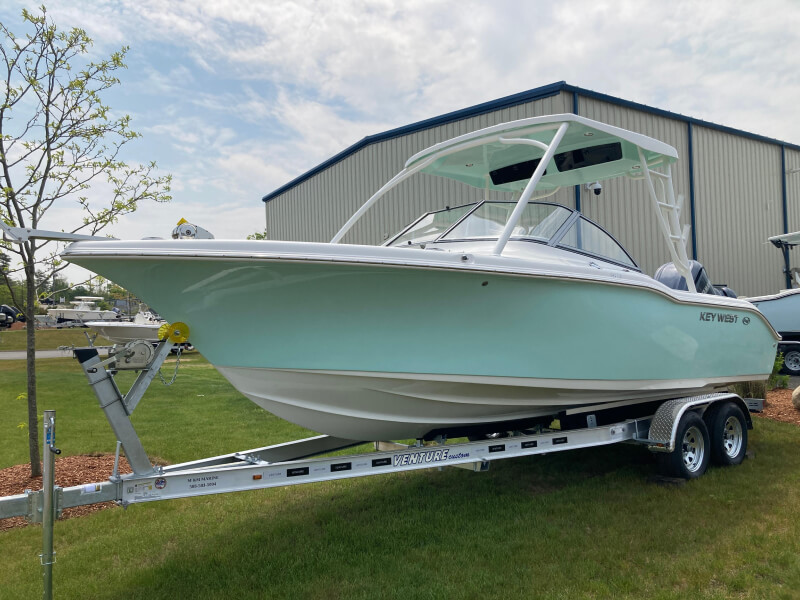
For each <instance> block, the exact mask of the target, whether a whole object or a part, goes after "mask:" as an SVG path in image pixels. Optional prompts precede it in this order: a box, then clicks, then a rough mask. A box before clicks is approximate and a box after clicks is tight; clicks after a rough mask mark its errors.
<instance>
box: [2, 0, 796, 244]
mask: <svg viewBox="0 0 800 600" xmlns="http://www.w3.org/2000/svg"><path fill="white" fill-rule="evenodd" d="M38 4H40V2H33V3H30V2H18V1H16V0H4V1H3V3H2V4H1V5H0V21H2V22H3V23H4V24H5V25H6V26H8V27H9V28H10V29H11V30H12V31H14V32H16V33H18V34H22V33H24V31H25V28H24V27H23V25H22V23H21V19H20V17H19V14H20V12H21V10H22V8H23V7H26V8H28V9H29V10H35V9H36V6H37V5H38ZM46 5H47V9H48V14H49V15H50V16H51V17H52V19H53V20H54V21H55V23H56V24H57V25H58V26H59V27H60V28H70V27H75V26H78V27H82V28H84V29H85V30H86V32H87V33H88V35H89V36H90V37H92V38H93V39H94V41H95V45H94V48H93V54H94V55H95V56H94V58H96V59H100V58H103V57H104V56H107V55H108V54H110V53H111V52H113V51H115V50H117V49H119V47H120V46H122V45H129V46H130V47H131V49H130V51H129V53H128V56H127V60H126V62H127V65H128V69H127V70H126V71H124V72H123V73H122V75H121V78H122V84H121V86H119V87H118V88H117V89H115V90H114V91H113V92H112V93H110V94H109V95H108V96H107V97H106V100H107V103H108V104H110V105H111V106H112V108H113V109H114V112H115V114H118V115H119V114H130V115H131V117H132V119H133V127H134V129H136V130H137V131H139V132H140V133H142V134H143V137H142V138H141V139H140V140H137V141H136V142H135V143H134V144H132V145H131V146H130V148H129V149H128V154H127V156H126V158H127V159H128V160H129V161H131V162H135V161H142V162H147V161H151V160H155V161H157V162H158V166H159V170H160V172H163V173H172V175H173V177H174V183H173V192H172V195H173V201H172V202H171V204H169V205H167V206H158V207H142V208H141V209H140V210H139V211H138V212H137V213H135V214H134V215H131V216H128V217H126V218H124V219H122V220H121V221H120V223H119V224H117V225H116V226H114V228H113V229H112V230H110V232H111V233H112V234H113V235H115V236H117V237H142V236H147V235H161V236H164V235H168V233H169V231H170V230H171V228H172V226H173V225H174V223H175V222H176V221H177V219H178V218H180V217H182V216H184V217H186V218H187V219H189V220H190V221H192V222H196V223H198V224H201V225H204V226H206V227H207V228H208V229H210V230H212V231H213V232H214V233H215V234H216V236H217V237H243V236H245V235H247V234H248V233H252V232H254V231H256V230H260V229H262V228H263V224H264V217H263V214H264V213H263V206H262V203H261V200H260V199H261V197H262V196H263V195H264V194H266V193H268V192H270V191H272V190H274V189H275V188H277V187H279V186H281V185H282V184H284V183H286V182H287V181H289V180H291V179H292V178H294V177H296V176H297V175H299V174H301V173H303V172H305V171H306V170H308V169H309V168H311V167H313V166H315V165H317V164H319V163H320V162H322V161H323V160H325V159H326V158H328V157H330V156H331V155H333V154H335V153H337V152H339V151H340V150H342V149H344V148H346V147H347V146H349V145H351V144H353V143H354V142H356V141H358V140H359V139H361V138H362V137H364V136H365V135H370V134H374V133H380V132H382V131H385V130H387V129H391V128H393V127H397V126H401V125H405V124H408V123H412V122H415V121H418V120H421V119H425V118H428V117H432V116H436V115H440V114H442V113H445V112H449V111H452V110H457V109H460V108H465V107H467V106H471V105H473V104H477V103H480V102H485V101H489V100H493V99H496V98H499V97H501V96H505V95H509V94H513V93H517V92H521V91H524V90H528V89H532V88H535V87H539V86H541V85H546V84H549V83H553V82H556V81H561V80H565V81H567V82H568V83H571V84H573V85H577V86H581V87H585V88H588V89H592V90H595V91H598V92H602V93H605V94H610V95H613V96H618V97H621V98H625V99H627V100H633V101H636V102H641V103H644V104H649V105H651V106H655V107H658V108H662V109H666V110H670V111H674V112H678V113H683V114H686V115H690V116H693V117H697V118H700V119H705V120H708V121H712V122H715V123H719V124H723V125H728V126H731V127H736V128H739V129H744V130H746V131H751V132H754V133H758V134H761V135H766V136H769V137H773V138H777V139H780V140H783V141H787V142H791V143H795V144H798V143H800V118H798V108H797V107H798V105H799V104H800V103H799V102H798V99H800V35H799V34H798V31H800V1H798V0H760V1H759V2H752V1H736V0H725V1H721V0H706V1H704V2H695V1H672V2H665V1H658V2H648V1H645V0H630V1H626V0H618V1H614V2H605V1H602V0H565V1H563V2H543V1H517V2H512V1H505V0H493V1H491V2H489V1H487V2H477V1H470V0H421V1H417V0H404V1H403V2H399V1H398V2H393V1H390V0H374V1H370V0H336V1H331V0H328V1H322V2H311V1H308V2H304V1H298V2H288V1H282V0H265V1H258V0H254V1H251V2H243V1H233V0H207V1H202V0H196V1H192V0H169V1H167V0H162V1H157V0H119V1H116V2H113V1H102V0H96V1H95V0H82V1H81V2H72V1H64V2H62V1H50V2H47V3H46ZM97 193H101V191H98V192H97ZM77 214H78V213H77V212H74V213H72V215H73V216H74V217H75V218H77ZM55 216H56V213H54V217H55ZM57 217H58V219H59V221H60V222H61V223H63V222H64V220H69V219H70V218H72V217H71V216H70V213H64V212H63V211H59V213H58V214H57ZM51 225H53V226H54V228H61V227H64V226H65V225H63V224H61V225H60V226H59V225H57V224H56V223H52V224H51Z"/></svg>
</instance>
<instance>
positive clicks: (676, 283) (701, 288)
mask: <svg viewBox="0 0 800 600" xmlns="http://www.w3.org/2000/svg"><path fill="white" fill-rule="evenodd" d="M689 266H690V267H691V273H692V278H693V279H694V286H695V288H697V291H698V292H699V293H701V294H712V295H714V296H728V297H729V298H736V292H734V291H733V290H732V289H730V288H729V287H728V286H726V285H717V286H715V285H712V283H711V280H710V279H709V278H708V274H707V273H706V269H705V267H704V266H703V265H701V264H700V263H699V262H697V261H696V260H690V261H689ZM655 280H656V281H660V282H661V283H663V284H664V285H665V286H667V287H668V288H672V289H673V290H683V291H685V292H686V291H689V288H688V286H687V285H686V280H685V279H684V278H683V276H682V275H681V274H680V273H678V269H676V268H675V263H671V262H669V263H667V264H665V265H661V266H660V267H658V270H657V271H656V274H655Z"/></svg>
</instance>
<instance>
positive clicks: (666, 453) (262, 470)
mask: <svg viewBox="0 0 800 600" xmlns="http://www.w3.org/2000/svg"><path fill="white" fill-rule="evenodd" d="M183 337H188V328H186V327H185V325H182V324H174V325H172V326H170V328H169V331H168V335H167V338H166V339H164V340H162V341H161V342H159V344H158V345H157V346H156V347H155V348H154V347H153V346H152V345H150V343H149V342H147V343H144V342H142V341H136V342H129V343H128V344H126V345H125V346H123V347H115V348H114V349H112V351H111V353H110V356H109V358H107V359H105V360H101V357H100V356H99V354H98V350H97V349H96V348H78V349H75V350H74V355H75V357H76V358H77V359H78V362H79V363H80V365H81V368H82V369H83V371H84V373H85V374H86V377H87V379H88V382H89V385H90V386H91V388H92V390H93V391H94V393H95V395H96V397H97V400H98V402H99V405H100V408H101V409H102V410H103V412H104V414H105V416H106V419H107V420H108V422H109V425H110V426H111V428H112V429H113V431H114V434H115V435H116V437H117V440H118V441H117V449H116V461H115V463H114V469H113V472H112V474H111V476H110V477H109V478H108V480H107V481H101V482H95V483H86V484H83V485H77V486H72V487H66V488H61V487H58V486H55V485H54V468H55V461H54V459H55V454H60V452H61V451H60V450H59V449H58V448H56V446H55V426H56V421H55V411H45V419H44V443H43V445H44V456H43V460H44V473H45V476H44V478H43V489H42V490H37V491H32V490H26V492H25V493H23V494H17V495H14V496H7V497H4V498H0V519H4V518H10V517H16V516H24V517H25V518H26V519H27V520H28V521H30V522H33V523H43V525H44V527H43V554H42V565H43V567H44V570H45V586H46V587H47V582H48V581H52V579H51V577H52V564H53V562H54V561H53V557H54V553H53V521H54V520H55V519H57V518H58V517H60V516H61V513H62V511H63V510H64V509H65V508H71V507H75V506H84V505H89V504H96V503H100V502H108V501H114V502H116V503H118V504H120V505H122V506H123V507H127V506H129V505H131V504H136V503H140V502H154V501H158V500H168V499H173V498H185V497H192V496H205V495H210V494H222V493H227V492H237V491H245V490H255V489H263V488H273V487H284V486H289V485H299V484H304V483H316V482H321V481H331V480H335V479H348V478H351V477H366V476H369V475H382V474H386V473H399V472H404V471H414V470H419V469H431V468H438V469H440V470H441V469H442V468H443V467H456V468H461V469H467V470H470V471H476V472H480V471H487V470H488V469H489V465H490V463H491V462H492V461H495V460H502V459H506V458H518V457H522V456H532V455H536V454H549V453H551V452H563V451H566V450H574V449H578V448H590V447H596V446H605V445H609V444H615V443H619V442H627V443H633V444H640V445H645V446H647V447H648V448H649V449H650V450H651V451H653V452H657V453H660V454H661V455H662V457H663V458H664V461H663V462H665V464H668V465H669V464H672V465H673V467H674V465H676V464H677V465H678V468H679V469H680V465H681V464H683V465H684V467H686V469H685V472H683V473H678V476H684V477H685V478H692V477H696V476H699V475H700V474H702V472H703V471H705V466H706V465H707V464H708V459H709V457H708V455H709V454H713V452H709V451H708V450H709V447H708V446H709V443H708V440H707V439H706V440H705V444H706V445H705V446H703V445H702V444H703V443H704V440H702V439H701V440H700V444H701V445H700V446H699V447H698V446H697V445H696V443H695V442H696V440H693V439H691V436H690V433H691V432H692V430H691V429H690V428H688V427H687V422H688V421H691V420H692V419H694V421H691V422H692V423H695V425H693V426H694V427H695V428H696V427H697V425H696V421H697V420H701V419H700V417H699V415H700V414H703V413H706V412H714V411H716V412H719V409H721V408H722V407H727V408H728V411H729V412H730V410H731V409H730V407H731V406H733V407H735V409H734V412H735V411H736V410H738V411H741V413H737V414H740V415H741V416H742V417H744V422H742V421H741V420H739V424H740V425H739V427H738V430H736V431H734V434H736V435H738V438H737V437H736V435H733V436H732V439H731V440H729V439H727V437H730V436H727V437H725V436H723V438H724V439H721V440H720V441H718V442H715V440H714V439H713V434H712V435H711V436H710V437H711V438H712V439H711V444H714V443H718V444H720V445H722V446H723V448H722V450H724V449H725V448H730V447H731V444H733V447H734V448H737V446H736V444H737V443H738V448H739V449H740V450H741V457H740V458H737V462H741V459H743V458H744V452H745V450H746V445H747V430H748V429H752V420H751V417H750V413H749V406H748V403H746V402H745V401H744V400H742V398H740V397H739V396H737V395H735V394H731V393H715V394H707V395H702V396H693V397H687V398H677V399H672V400H668V401H665V402H663V403H662V404H661V405H660V406H659V407H658V409H657V410H656V411H655V414H653V415H652V416H648V417H645V418H633V419H627V420H622V421H619V422H615V423H613V424H608V425H600V426H598V425H597V418H596V415H595V414H594V413H593V412H591V413H589V414H586V416H585V426H583V427H580V428H574V429H569V430H560V429H557V428H544V427H538V428H536V429H534V430H526V431H520V432H513V433H511V434H509V435H508V436H507V437H497V436H491V435H490V436H486V438H484V439H479V440H474V441H467V442H463V441H458V442H456V443H449V442H448V440H447V438H446V437H444V436H438V437H437V438H436V439H435V440H434V441H433V442H429V443H428V444H425V443H424V442H423V440H422V439H419V440H417V441H416V442H415V443H413V444H401V443H397V442H393V441H376V442H373V441H371V440H368V441H357V440H347V439H342V438H336V437H332V436H328V435H318V436H314V437H309V438H306V439H301V440H296V441H292V442H287V443H283V444H276V445H272V446H265V447H262V448H254V449H250V450H244V451H240V452H233V453H230V454H223V455H220V456H213V457H209V458H204V459H200V460H195V461H191V462H185V463H181V464H175V465H168V466H158V465H153V464H152V463H151V462H150V459H149V457H148V455H147V452H146V451H145V449H144V447H143V445H142V442H141V440H140V439H139V437H138V435H137V433H136V430H135V429H134V427H133V424H132V423H131V420H130V416H131V414H132V413H133V411H134V410H135V408H136V406H137V405H138V403H139V401H140V400H141V399H142V397H143V395H144V393H145V391H146V390H147V388H148V386H149V385H150V383H151V382H152V381H153V380H154V378H155V376H156V375H157V374H159V372H160V368H161V366H162V364H163V362H164V360H165V359H166V357H167V356H169V354H170V350H171V349H172V347H173V344H174V343H175V342H176V340H177V341H180V339H182V338H183ZM121 369H130V370H136V371H138V376H137V378H136V380H135V381H134V382H133V384H132V385H131V387H130V389H129V391H128V392H127V393H126V394H122V393H121V392H120V390H119V388H118V387H117V383H116V381H115V379H114V375H115V374H116V372H117V370H121ZM162 379H163V377H162ZM173 380H174V378H173ZM165 383H167V382H166V381H165ZM753 408H756V407H755V406H753ZM581 418H583V417H581ZM729 420H730V419H729ZM701 422H702V420H701ZM734 425H735V423H734ZM701 429H702V427H701ZM734 429H736V427H734ZM696 433H697V432H696V431H695V434H696ZM702 435H703V434H702V433H701V437H702ZM726 435H727V434H726ZM687 436H688V437H687ZM705 436H706V438H708V437H709V434H708V432H706V433H705ZM365 443H372V444H373V446H374V449H373V450H372V451H368V452H360V453H358V454H353V455H348V456H343V455H339V454H337V455H335V456H331V455H330V453H332V452H338V451H341V450H343V449H347V448H353V447H356V446H360V445H363V444H365ZM742 445H743V446H744V447H743V448H742V447H741V446H742ZM120 447H122V448H123V449H124V451H125V456H126V457H127V459H128V462H129V464H130V466H131V468H132V470H133V473H130V474H125V475H120V474H119V472H118V465H119V453H120ZM711 450H713V447H712V448H711ZM737 452H738V450H737ZM736 456H737V457H738V456H739V455H738V454H737V455H736ZM670 457H672V458H673V459H674V460H670ZM673 472H674V468H673ZM48 572H49V574H48Z"/></svg>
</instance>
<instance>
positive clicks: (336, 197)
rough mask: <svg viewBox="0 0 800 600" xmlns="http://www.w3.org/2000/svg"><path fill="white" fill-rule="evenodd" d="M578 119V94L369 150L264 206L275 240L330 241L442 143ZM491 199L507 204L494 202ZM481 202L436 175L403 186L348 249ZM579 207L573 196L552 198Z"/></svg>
mask: <svg viewBox="0 0 800 600" xmlns="http://www.w3.org/2000/svg"><path fill="white" fill-rule="evenodd" d="M571 111H572V94H569V93H563V92H562V93H560V94H558V95H556V96H552V97H550V98H545V99H543V100H536V101H534V102H526V103H524V104H520V105H517V106H512V107H509V108H504V109H501V110H497V111H494V112H490V113H486V114H482V115H478V116H475V117H471V118H468V119H463V120H461V121H455V122H452V123H447V124H445V125H440V126H438V127H433V128H431V129H426V130H424V131H419V132H416V133H411V134H408V135H404V136H401V137H397V138H394V139H390V140H386V141H382V142H378V143H375V144H370V145H369V146H367V147H365V148H362V149H361V150H359V151H358V152H356V153H355V154H351V155H350V156H348V157H346V158H344V159H343V160H341V161H340V162H338V163H336V164H335V165H332V166H331V167H329V168H327V169H325V170H324V171H323V172H321V173H317V174H316V175H314V176H313V177H311V178H310V179H307V180H306V181H304V182H302V183H301V184H299V185H297V186H295V187H294V188H292V189H290V190H288V191H286V192H285V193H284V194H282V195H281V196H279V197H277V198H274V199H272V200H270V201H269V202H268V203H267V206H266V215H267V224H266V227H267V233H268V236H269V238H270V239H280V240H301V241H317V242H319V241H328V240H330V239H331V238H332V237H333V235H334V234H335V233H336V231H337V230H338V229H339V228H340V227H341V226H342V225H343V224H344V223H345V221H347V219H348V218H349V217H350V215H352V214H353V213H354V212H355V211H356V210H357V209H358V207H359V206H361V204H363V203H364V202H365V201H366V200H367V198H369V197H370V196H371V195H372V194H374V193H375V192H376V191H377V190H378V189H379V188H380V187H381V186H382V185H383V184H384V183H386V182H387V181H388V180H389V179H391V178H392V177H393V176H394V175H395V174H396V173H397V172H399V171H400V170H401V169H402V168H403V165H404V164H405V161H406V160H407V159H408V158H409V157H411V156H412V155H413V154H415V153H416V152H419V151H420V150H424V149H425V148H427V147H429V146H432V145H433V144H436V143H438V142H441V141H444V140H447V139H450V138H453V137H455V136H458V135H461V134H464V133H469V132H470V131H475V130H477V129H481V128H483V127H488V126H490V125H495V124H497V123H503V122H505V121H514V120H516V119H524V118H527V117H536V116H541V115H550V114H558V113H565V112H571ZM493 197H502V196H500V195H498V194H494V196H493ZM482 198H483V191H481V190H477V189H475V188H471V187H469V186H466V185H463V184H460V183H458V182H454V181H450V180H446V179H443V178H440V177H434V176H431V175H419V176H415V177H412V178H411V179H409V180H407V181H405V182H403V183H402V184H400V186H398V187H397V188H396V189H394V190H392V191H391V192H390V193H389V194H388V195H387V197H386V198H384V199H383V200H382V201H381V202H379V203H378V204H377V206H375V207H373V208H372V209H371V210H370V211H369V212H368V213H367V214H366V215H365V216H364V218H363V219H361V221H360V222H359V223H358V224H357V225H356V226H355V227H354V228H353V230H352V231H351V232H350V234H348V235H347V236H346V237H345V239H344V241H345V242H350V243H359V244H379V243H381V242H383V240H384V239H385V237H386V236H388V235H390V234H392V233H395V232H396V231H398V230H399V229H400V228H402V227H403V226H405V225H406V224H408V223H409V222H410V221H411V220H413V219H415V218H416V217H418V216H419V215H421V214H422V213H424V212H427V211H429V210H436V209H439V208H444V206H446V205H448V206H457V205H459V204H464V203H467V202H474V201H476V200H480V199H482ZM551 199H552V200H553V201H555V202H560V203H562V204H565V205H567V206H573V205H574V194H573V191H572V189H569V190H562V191H560V192H559V193H558V194H557V195H556V196H553V197H552V198H551Z"/></svg>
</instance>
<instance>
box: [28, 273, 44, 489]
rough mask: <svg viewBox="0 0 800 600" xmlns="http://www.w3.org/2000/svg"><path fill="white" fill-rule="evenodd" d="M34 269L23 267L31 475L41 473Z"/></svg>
mask: <svg viewBox="0 0 800 600" xmlns="http://www.w3.org/2000/svg"><path fill="white" fill-rule="evenodd" d="M35 275H36V271H35V270H34V268H33V265H31V266H26V267H25V282H26V284H27V285H26V288H27V289H26V290H25V332H26V335H25V340H26V350H27V359H28V361H27V362H28V365H27V367H28V454H29V455H30V458H31V477H39V476H40V475H41V474H42V465H41V458H40V455H39V414H38V411H37V409H36V319H35V317H34V306H35V304H36V278H35Z"/></svg>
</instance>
